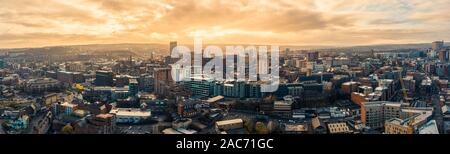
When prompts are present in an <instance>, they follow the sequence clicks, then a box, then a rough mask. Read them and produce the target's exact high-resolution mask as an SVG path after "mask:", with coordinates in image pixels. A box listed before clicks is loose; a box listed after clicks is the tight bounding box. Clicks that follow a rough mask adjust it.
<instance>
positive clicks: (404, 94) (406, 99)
mask: <svg viewBox="0 0 450 154" xmlns="http://www.w3.org/2000/svg"><path fill="white" fill-rule="evenodd" d="M397 68H400V71H399V79H400V85H401V88H402V89H401V91H402V93H403V99H404V101H405V102H406V103H407V104H409V102H408V92H407V90H408V89H406V88H405V83H404V82H403V76H402V71H401V70H403V67H400V66H399V64H398V62H397Z"/></svg>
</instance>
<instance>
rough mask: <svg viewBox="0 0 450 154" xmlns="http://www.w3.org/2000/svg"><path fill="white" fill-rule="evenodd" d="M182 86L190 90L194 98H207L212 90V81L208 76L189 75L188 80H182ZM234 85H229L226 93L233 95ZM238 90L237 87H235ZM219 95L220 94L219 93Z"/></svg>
mask: <svg viewBox="0 0 450 154" xmlns="http://www.w3.org/2000/svg"><path fill="white" fill-rule="evenodd" d="M182 84H183V86H184V87H185V88H186V89H188V90H189V91H191V92H192V96H193V97H196V98H209V96H210V95H211V93H212V91H213V82H212V80H210V79H208V78H203V77H191V78H190V79H189V80H185V81H182ZM235 88H238V87H234V85H231V84H230V85H229V86H228V89H225V88H224V89H223V91H225V90H227V95H229V96H235V94H236V93H234V92H236V89H235ZM237 90H239V89H237ZM219 95H220V94H219Z"/></svg>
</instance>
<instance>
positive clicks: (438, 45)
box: [431, 41, 444, 51]
mask: <svg viewBox="0 0 450 154" xmlns="http://www.w3.org/2000/svg"><path fill="white" fill-rule="evenodd" d="M442 48H444V41H434V42H433V43H431V49H433V50H434V51H438V50H440V49H442Z"/></svg>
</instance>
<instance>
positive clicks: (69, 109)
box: [59, 102, 78, 116]
mask: <svg viewBox="0 0 450 154" xmlns="http://www.w3.org/2000/svg"><path fill="white" fill-rule="evenodd" d="M77 108H78V105H77V104H72V103H69V102H64V103H63V104H60V105H59V111H60V112H63V113H64V114H65V115H67V116H69V115H72V113H74V111H75V110H77Z"/></svg>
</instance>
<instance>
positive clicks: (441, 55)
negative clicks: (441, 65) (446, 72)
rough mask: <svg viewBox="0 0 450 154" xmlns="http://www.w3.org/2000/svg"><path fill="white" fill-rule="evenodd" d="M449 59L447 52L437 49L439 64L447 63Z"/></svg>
mask: <svg viewBox="0 0 450 154" xmlns="http://www.w3.org/2000/svg"><path fill="white" fill-rule="evenodd" d="M448 58H449V52H448V51H447V50H445V49H439V60H440V61H441V62H447V61H448Z"/></svg>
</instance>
